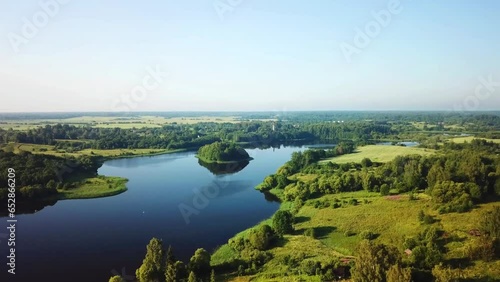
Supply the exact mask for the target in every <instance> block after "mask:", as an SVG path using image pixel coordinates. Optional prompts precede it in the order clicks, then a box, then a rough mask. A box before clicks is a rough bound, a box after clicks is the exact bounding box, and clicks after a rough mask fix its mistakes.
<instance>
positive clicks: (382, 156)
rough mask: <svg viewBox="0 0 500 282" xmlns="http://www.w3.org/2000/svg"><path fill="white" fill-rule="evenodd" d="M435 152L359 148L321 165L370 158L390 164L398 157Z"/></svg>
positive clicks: (416, 149) (408, 149) (418, 149)
mask: <svg viewBox="0 0 500 282" xmlns="http://www.w3.org/2000/svg"><path fill="white" fill-rule="evenodd" d="M434 153H435V150H432V149H425V148H416V147H404V146H389V145H367V146H363V147H359V148H358V149H357V150H356V152H354V153H352V154H346V155H342V156H339V157H334V158H329V159H325V160H322V161H320V163H326V162H329V161H332V162H334V163H351V162H355V163H359V162H361V160H362V159H364V158H369V159H370V160H372V161H374V162H389V161H391V160H393V159H394V158H395V157H397V156H402V155H412V154H418V155H431V154H434Z"/></svg>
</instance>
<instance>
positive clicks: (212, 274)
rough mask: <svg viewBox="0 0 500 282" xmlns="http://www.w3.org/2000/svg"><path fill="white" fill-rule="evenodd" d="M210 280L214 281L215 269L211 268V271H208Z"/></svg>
mask: <svg viewBox="0 0 500 282" xmlns="http://www.w3.org/2000/svg"><path fill="white" fill-rule="evenodd" d="M210 282H215V271H214V270H213V269H212V272H210Z"/></svg>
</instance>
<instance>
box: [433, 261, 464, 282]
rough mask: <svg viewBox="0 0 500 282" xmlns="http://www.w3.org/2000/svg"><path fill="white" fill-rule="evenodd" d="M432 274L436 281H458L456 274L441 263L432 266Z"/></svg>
mask: <svg viewBox="0 0 500 282" xmlns="http://www.w3.org/2000/svg"><path fill="white" fill-rule="evenodd" d="M432 275H433V276H434V278H436V279H435V280H434V281H436V282H456V281H459V280H458V278H457V276H456V274H455V273H454V272H453V270H452V269H451V268H449V267H444V266H443V265H442V264H438V265H436V266H434V268H433V269H432Z"/></svg>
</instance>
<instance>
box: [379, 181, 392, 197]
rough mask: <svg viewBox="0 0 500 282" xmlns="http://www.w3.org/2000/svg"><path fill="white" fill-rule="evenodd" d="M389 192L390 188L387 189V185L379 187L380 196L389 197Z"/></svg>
mask: <svg viewBox="0 0 500 282" xmlns="http://www.w3.org/2000/svg"><path fill="white" fill-rule="evenodd" d="M390 190H391V188H390V187H389V185H387V184H385V183H384V184H382V185H381V186H380V195H382V196H387V195H389V191H390Z"/></svg>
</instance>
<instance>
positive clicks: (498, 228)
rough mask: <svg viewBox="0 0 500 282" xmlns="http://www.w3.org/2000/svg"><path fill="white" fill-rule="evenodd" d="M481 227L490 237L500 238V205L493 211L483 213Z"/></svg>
mask: <svg viewBox="0 0 500 282" xmlns="http://www.w3.org/2000/svg"><path fill="white" fill-rule="evenodd" d="M481 229H482V230H483V232H484V233H485V234H486V235H488V236H489V237H491V238H496V239H500V207H498V206H497V207H494V208H493V209H492V210H491V211H487V212H485V213H483V215H482V220H481Z"/></svg>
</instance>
